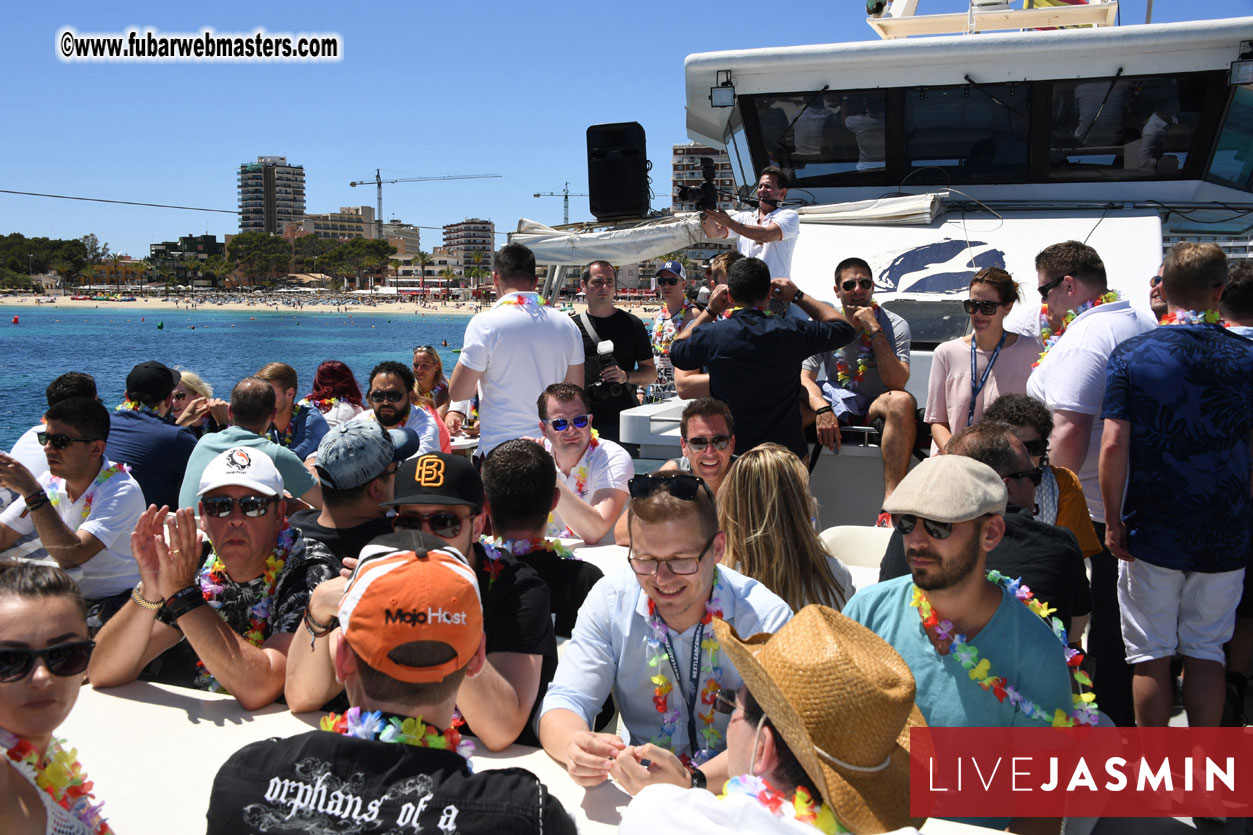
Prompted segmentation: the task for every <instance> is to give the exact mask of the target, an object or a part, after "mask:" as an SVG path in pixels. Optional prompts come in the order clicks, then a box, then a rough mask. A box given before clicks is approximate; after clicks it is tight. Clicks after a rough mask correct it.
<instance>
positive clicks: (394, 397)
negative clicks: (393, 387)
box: [370, 390, 406, 403]
mask: <svg viewBox="0 0 1253 835" xmlns="http://www.w3.org/2000/svg"><path fill="white" fill-rule="evenodd" d="M405 397H406V394H405V392H403V391H377V390H376V391H372V392H370V400H372V401H374V402H375V403H399V402H400V401H402V400H404V399H405Z"/></svg>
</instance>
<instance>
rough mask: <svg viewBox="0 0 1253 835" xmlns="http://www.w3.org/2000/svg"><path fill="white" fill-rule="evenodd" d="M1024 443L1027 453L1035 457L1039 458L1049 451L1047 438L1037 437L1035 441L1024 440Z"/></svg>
mask: <svg viewBox="0 0 1253 835" xmlns="http://www.w3.org/2000/svg"><path fill="white" fill-rule="evenodd" d="M1022 445H1023V446H1025V447H1026V448H1027V454H1028V455H1030V456H1033V457H1035V458H1039V457H1040V456H1042V455H1044V453H1046V452H1048V451H1049V442H1048V439H1047V438H1037V439H1036V440H1034V441H1023V442H1022Z"/></svg>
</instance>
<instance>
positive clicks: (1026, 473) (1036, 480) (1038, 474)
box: [1001, 467, 1044, 487]
mask: <svg viewBox="0 0 1253 835" xmlns="http://www.w3.org/2000/svg"><path fill="white" fill-rule="evenodd" d="M1043 476H1044V473H1043V471H1041V469H1040V468H1039V467H1036V468H1035V469H1032V470H1023V471H1021V472H1017V473H1008V474H1006V475H1003V476H1001V478H1029V479H1031V483H1032V484H1034V485H1035V486H1036V487H1039V486H1040V479H1041V478H1043Z"/></svg>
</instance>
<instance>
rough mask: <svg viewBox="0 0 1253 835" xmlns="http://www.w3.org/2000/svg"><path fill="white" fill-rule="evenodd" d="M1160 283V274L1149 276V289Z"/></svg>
mask: <svg viewBox="0 0 1253 835" xmlns="http://www.w3.org/2000/svg"><path fill="white" fill-rule="evenodd" d="M1161 283H1162V277H1161V276H1160V275H1155V276H1152V277H1150V278H1149V289H1150V290H1151V289H1152V288H1154V287H1156V286H1157V285H1159V284H1161Z"/></svg>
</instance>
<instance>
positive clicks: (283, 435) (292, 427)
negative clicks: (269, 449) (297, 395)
mask: <svg viewBox="0 0 1253 835" xmlns="http://www.w3.org/2000/svg"><path fill="white" fill-rule="evenodd" d="M303 403H304V401H303V400H302V401H300V403H297V404H296V407H295V408H294V409H292V412H291V419H290V420H288V421H287V428H286V429H284V430H283V431H282V432H278V430H277V429H275V434H276V437H275V440H276V442H277V443H278V445H279V446H282V447H287V448H289V449H290V448H291V443H292V440H294V439H295V437H296V418H298V417H300V409H301V408H302V404H303Z"/></svg>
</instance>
